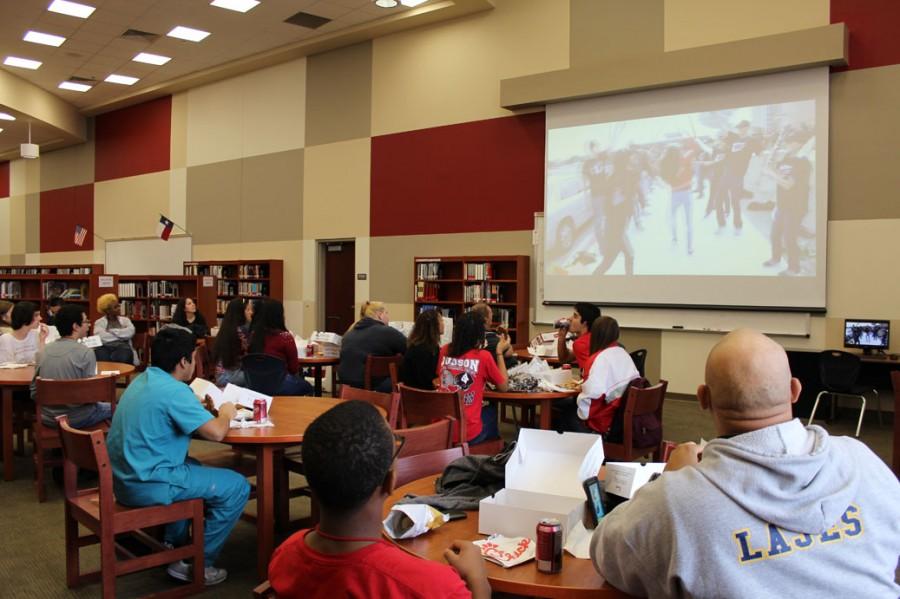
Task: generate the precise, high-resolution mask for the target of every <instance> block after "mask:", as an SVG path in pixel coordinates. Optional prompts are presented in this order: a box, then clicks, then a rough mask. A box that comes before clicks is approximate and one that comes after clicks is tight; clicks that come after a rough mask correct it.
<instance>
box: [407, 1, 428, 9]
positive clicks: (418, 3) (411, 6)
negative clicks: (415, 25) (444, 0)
mask: <svg viewBox="0 0 900 599" xmlns="http://www.w3.org/2000/svg"><path fill="white" fill-rule="evenodd" d="M426 2H428V0H400V4H402V5H403V6H406V7H409V8H413V7H416V6H418V5H420V4H425V3H426Z"/></svg>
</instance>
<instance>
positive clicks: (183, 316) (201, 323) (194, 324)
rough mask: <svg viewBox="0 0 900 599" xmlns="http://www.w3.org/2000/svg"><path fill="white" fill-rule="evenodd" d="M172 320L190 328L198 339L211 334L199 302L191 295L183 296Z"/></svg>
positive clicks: (176, 306)
mask: <svg viewBox="0 0 900 599" xmlns="http://www.w3.org/2000/svg"><path fill="white" fill-rule="evenodd" d="M172 322H173V323H175V324H177V325H179V326H183V327H186V328H188V329H190V331H191V332H192V333H193V334H194V336H195V337H197V338H198V339H200V338H202V337H206V336H208V335H209V326H207V324H206V319H205V318H203V314H201V313H200V310H198V309H197V303H196V302H195V301H194V300H193V298H190V297H183V298H181V299H180V300H178V303H177V304H176V305H175V312H174V313H173V314H172Z"/></svg>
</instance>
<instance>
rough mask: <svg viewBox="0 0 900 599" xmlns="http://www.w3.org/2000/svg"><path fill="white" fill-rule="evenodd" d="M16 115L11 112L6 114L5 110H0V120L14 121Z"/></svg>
mask: <svg viewBox="0 0 900 599" xmlns="http://www.w3.org/2000/svg"><path fill="white" fill-rule="evenodd" d="M14 120H16V117H14V116H13V115H11V114H6V113H5V112H0V121H14Z"/></svg>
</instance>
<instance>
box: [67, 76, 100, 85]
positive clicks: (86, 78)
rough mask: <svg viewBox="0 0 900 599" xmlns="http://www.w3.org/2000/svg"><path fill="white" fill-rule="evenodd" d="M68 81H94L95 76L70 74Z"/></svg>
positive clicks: (95, 80) (95, 79)
mask: <svg viewBox="0 0 900 599" xmlns="http://www.w3.org/2000/svg"><path fill="white" fill-rule="evenodd" d="M69 81H74V82H75V83H96V82H97V78H96V77H79V76H78V75H72V76H71V77H69Z"/></svg>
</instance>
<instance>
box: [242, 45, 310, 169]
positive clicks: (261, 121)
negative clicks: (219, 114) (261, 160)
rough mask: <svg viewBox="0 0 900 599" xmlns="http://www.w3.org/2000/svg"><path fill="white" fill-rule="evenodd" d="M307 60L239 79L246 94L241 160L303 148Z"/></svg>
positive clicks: (282, 65) (289, 63)
mask: <svg viewBox="0 0 900 599" xmlns="http://www.w3.org/2000/svg"><path fill="white" fill-rule="evenodd" d="M306 68H307V67H306V59H305V58H303V59H300V60H294V61H291V62H287V63H284V64H280V65H276V66H274V67H269V68H267V69H262V70H259V71H255V72H253V73H249V74H247V75H244V76H242V77H239V78H238V79H240V82H241V91H242V93H243V98H244V100H243V112H242V119H241V125H242V135H243V147H242V153H241V155H242V156H256V155H257V154H269V153H272V152H282V151H284V150H293V149H296V148H302V147H303V138H304V135H305V115H306V96H307V94H306Z"/></svg>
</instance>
